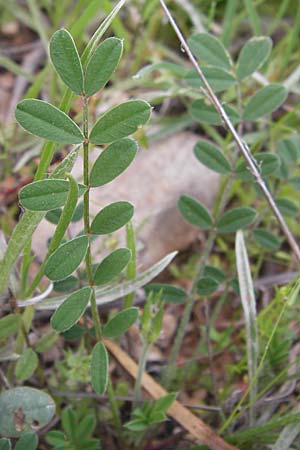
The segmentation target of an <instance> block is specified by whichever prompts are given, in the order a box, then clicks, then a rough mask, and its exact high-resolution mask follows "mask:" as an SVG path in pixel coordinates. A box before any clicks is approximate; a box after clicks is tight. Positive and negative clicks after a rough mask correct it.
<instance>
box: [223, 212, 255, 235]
mask: <svg viewBox="0 0 300 450" xmlns="http://www.w3.org/2000/svg"><path fill="white" fill-rule="evenodd" d="M255 218H256V212H255V210H254V209H252V208H248V207H241V208H234V209H231V210H229V211H227V212H225V213H224V214H223V216H222V217H221V218H220V220H219V222H218V224H217V228H218V231H219V232H220V233H224V234H225V233H234V232H235V231H237V230H240V229H243V228H246V227H247V226H248V225H250V224H251V223H252V222H253V221H254V220H255Z"/></svg>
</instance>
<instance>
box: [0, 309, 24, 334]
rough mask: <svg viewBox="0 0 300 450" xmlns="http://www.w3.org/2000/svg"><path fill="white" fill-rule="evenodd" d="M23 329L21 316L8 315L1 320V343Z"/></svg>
mask: <svg viewBox="0 0 300 450" xmlns="http://www.w3.org/2000/svg"><path fill="white" fill-rule="evenodd" d="M20 327H21V316H20V315H19V314H8V315H7V316H4V317H2V319H0V341H2V340H4V339H7V338H8V337H9V336H11V335H13V334H15V333H17V331H19V329H20Z"/></svg>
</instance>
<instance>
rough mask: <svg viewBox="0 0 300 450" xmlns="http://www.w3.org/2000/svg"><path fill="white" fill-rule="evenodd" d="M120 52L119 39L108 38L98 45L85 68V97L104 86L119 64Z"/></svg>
mask: <svg viewBox="0 0 300 450" xmlns="http://www.w3.org/2000/svg"><path fill="white" fill-rule="evenodd" d="M122 52H123V42H122V41H121V39H117V38H114V37H112V38H108V39H105V41H104V42H102V44H100V45H99V47H98V48H97V49H96V50H95V51H94V53H93V54H92V56H91V58H90V59H89V61H88V64H87V67H86V72H85V93H86V95H93V94H95V93H96V92H98V91H99V90H100V89H102V88H103V87H104V86H105V85H106V83H107V82H108V81H109V79H110V78H111V76H112V74H113V73H114V71H115V70H116V68H117V66H118V64H119V61H120V58H121V56H122Z"/></svg>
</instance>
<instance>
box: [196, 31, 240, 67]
mask: <svg viewBox="0 0 300 450" xmlns="http://www.w3.org/2000/svg"><path fill="white" fill-rule="evenodd" d="M188 44H189V47H190V48H191V50H192V52H193V53H194V55H195V56H196V57H197V58H198V59H199V60H200V61H202V62H204V63H206V64H209V65H211V66H215V67H222V68H224V69H230V68H231V65H232V63H231V59H230V56H229V53H228V52H227V50H226V49H225V47H224V46H223V44H222V42H221V41H219V39H218V38H216V37H215V36H213V35H212V34H209V33H198V34H195V35H194V36H192V37H191V38H189V39H188Z"/></svg>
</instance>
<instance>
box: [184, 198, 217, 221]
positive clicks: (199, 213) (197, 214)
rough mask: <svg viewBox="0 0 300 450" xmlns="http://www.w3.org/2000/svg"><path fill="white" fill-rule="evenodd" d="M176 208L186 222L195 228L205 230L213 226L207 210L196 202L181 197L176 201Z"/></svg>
mask: <svg viewBox="0 0 300 450" xmlns="http://www.w3.org/2000/svg"><path fill="white" fill-rule="evenodd" d="M178 208H179V211H180V212H181V214H182V215H183V217H184V218H185V220H186V221H187V222H189V223H190V224H191V225H194V226H195V227H199V228H203V229H207V228H211V227H212V225H213V219H212V217H211V215H210V212H209V211H208V210H207V208H206V207H205V206H204V205H202V203H200V202H198V200H196V199H194V198H192V197H190V196H188V195H182V196H181V197H180V198H179V201H178Z"/></svg>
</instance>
